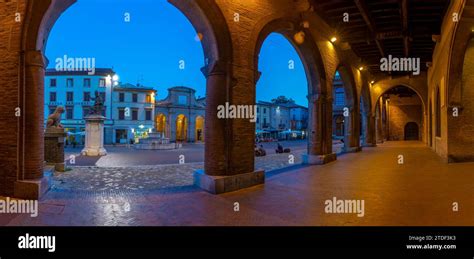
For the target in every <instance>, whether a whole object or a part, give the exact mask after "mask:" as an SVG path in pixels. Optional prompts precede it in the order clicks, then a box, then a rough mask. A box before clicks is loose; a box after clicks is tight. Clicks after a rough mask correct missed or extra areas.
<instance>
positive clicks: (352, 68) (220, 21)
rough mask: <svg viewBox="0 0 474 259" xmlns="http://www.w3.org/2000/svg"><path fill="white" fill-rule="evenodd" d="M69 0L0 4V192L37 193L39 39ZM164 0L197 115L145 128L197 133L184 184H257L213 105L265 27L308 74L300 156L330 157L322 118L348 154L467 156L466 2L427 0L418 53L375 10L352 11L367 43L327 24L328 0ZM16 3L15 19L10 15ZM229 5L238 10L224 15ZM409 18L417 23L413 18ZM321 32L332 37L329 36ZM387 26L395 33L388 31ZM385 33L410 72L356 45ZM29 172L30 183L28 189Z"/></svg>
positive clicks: (228, 93) (237, 131)
mask: <svg viewBox="0 0 474 259" xmlns="http://www.w3.org/2000/svg"><path fill="white" fill-rule="evenodd" d="M79 1H80V0H79ZM74 2H75V1H74V0H44V1H33V0H18V1H7V2H2V3H1V4H0V13H2V15H1V16H0V25H1V27H2V28H6V29H3V30H0V57H1V60H2V62H0V66H1V68H2V69H0V78H1V80H0V92H1V93H2V95H3V96H5V97H6V98H4V99H3V100H2V102H1V104H0V106H1V109H0V124H1V127H0V140H1V143H2V144H1V146H0V168H2V170H1V171H0V195H11V196H28V197H32V196H36V197H37V196H39V194H40V193H41V192H42V187H41V186H43V185H42V184H43V180H42V179H43V161H44V151H43V142H44V141H43V132H44V128H43V119H42V118H43V100H44V98H43V85H44V81H43V80H44V71H45V62H46V60H45V57H44V49H45V44H46V43H47V38H48V34H49V31H50V30H51V28H52V26H53V25H54V23H55V21H56V20H57V18H58V17H59V16H60V15H61V14H62V12H64V11H65V10H66V9H67V8H68V7H69V6H70V5H72V4H73V3H74ZM169 2H170V3H171V4H173V5H174V6H176V8H178V9H179V10H180V11H181V12H182V13H183V14H184V15H185V16H186V17H187V18H188V19H189V20H190V21H191V23H192V24H193V26H194V28H195V29H196V31H197V32H199V33H200V35H202V46H203V49H204V55H205V60H206V61H205V62H204V61H203V64H204V63H205V64H206V65H205V66H204V67H203V68H202V71H203V73H204V75H205V76H206V82H207V83H206V87H207V90H206V112H205V123H204V122H203V120H201V119H203V118H200V119H199V120H197V123H196V125H195V127H193V129H188V127H187V123H188V118H186V117H185V116H184V115H180V116H178V117H176V120H175V121H169V120H167V119H166V118H164V117H161V118H157V119H156V124H157V130H158V131H162V132H163V133H166V132H167V130H168V129H167V127H166V125H167V124H170V123H176V125H177V127H176V128H177V132H176V137H177V139H181V140H184V139H186V135H187V134H192V133H191V132H189V131H190V130H191V131H195V134H196V136H201V137H200V138H201V139H202V140H204V139H205V141H206V145H205V163H204V170H202V171H200V172H196V175H195V181H196V184H197V185H198V186H200V187H202V188H204V189H205V190H207V191H209V192H212V193H223V192H229V191H235V190H238V189H242V188H246V187H250V186H253V185H256V184H262V183H264V180H265V175H264V172H262V171H255V170H254V159H255V158H254V152H253V149H254V139H255V135H254V134H255V124H254V123H252V122H249V120H245V119H235V120H230V119H229V120H226V119H218V118H217V111H218V109H217V107H218V106H219V105H223V104H225V103H226V102H228V103H230V104H236V105H245V104H247V105H252V104H255V96H256V95H255V91H256V89H255V85H256V82H257V81H258V79H259V75H260V73H259V71H258V69H257V67H258V65H257V64H258V53H259V49H260V47H261V45H262V43H263V41H264V39H265V38H266V36H267V35H269V34H270V33H273V32H279V33H281V34H283V35H284V36H285V37H286V38H287V39H289V40H290V41H291V42H292V44H293V46H294V47H295V49H296V50H297V52H298V53H299V54H300V57H301V60H302V62H303V64H304V67H305V71H306V74H307V78H308V99H309V117H310V118H309V123H308V124H309V126H308V128H309V129H308V148H307V154H306V155H305V157H304V159H303V161H304V162H305V163H307V164H326V163H329V162H333V161H335V160H336V155H335V154H334V153H333V150H332V142H333V137H332V136H333V127H335V129H334V132H335V135H338V136H340V137H341V138H343V139H344V143H345V146H346V147H345V151H346V152H358V151H361V150H362V151H361V152H360V153H358V154H357V155H360V156H364V150H363V149H364V148H365V147H368V148H369V149H371V148H373V149H374V150H377V147H375V146H376V145H377V144H380V143H383V142H385V141H392V140H407V141H408V140H413V141H415V140H418V141H421V142H422V143H424V145H426V146H428V147H429V148H431V149H432V152H434V153H436V154H438V155H439V157H440V158H441V159H443V160H445V162H446V163H451V162H467V161H474V148H472V147H473V146H474V137H473V135H474V88H473V87H471V86H472V85H473V84H474V39H472V31H473V28H474V22H473V21H474V19H473V18H474V1H472V0H459V1H434V2H436V4H432V5H433V6H441V8H440V10H442V11H441V12H442V13H441V15H439V14H438V15H437V16H436V15H435V16H436V17H435V18H436V19H439V21H438V23H439V25H440V26H439V27H436V28H433V29H432V31H426V32H425V34H426V33H427V34H429V36H428V37H429V41H428V44H427V46H430V44H431V45H433V46H431V47H429V48H428V52H426V50H427V49H426V48H424V49H422V50H421V49H420V47H419V46H418V45H416V43H417V41H418V38H416V37H415V36H413V38H411V39H409V38H404V37H405V36H404V35H405V32H400V33H399V34H393V35H385V34H384V33H383V32H377V31H375V28H376V27H377V26H375V25H379V24H377V23H378V21H379V20H380V19H379V17H372V19H367V20H364V19H360V20H358V21H357V22H360V23H362V24H363V25H364V26H366V28H369V29H368V30H371V31H372V33H371V34H374V35H377V36H375V37H374V38H373V39H370V40H368V41H370V42H371V44H369V45H367V44H366V42H367V40H364V39H362V40H361V39H360V38H357V37H355V36H357V35H355V36H354V35H351V34H350V32H347V31H350V30H347V29H346V30H345V33H346V34H344V33H343V32H340V33H341V34H340V35H342V36H340V35H336V34H335V31H336V27H337V26H336V25H338V24H340V23H342V19H341V21H338V20H337V19H334V17H332V16H330V15H329V13H335V12H334V10H336V8H335V7H334V6H333V4H332V3H331V1H318V0H295V1H273V0H259V1H224V0H215V1H214V0H194V1H185V0H169ZM382 2H383V1H382ZM414 2H418V1H414ZM448 2H450V3H448ZM373 5H374V6H372V7H371V8H367V7H366V8H364V7H360V6H358V7H359V9H358V11H357V15H359V14H360V13H364V12H365V13H366V15H365V16H367V13H369V14H370V11H369V10H370V9H374V8H378V7H379V6H376V4H373ZM331 10H332V12H329V11H331ZM356 10H357V9H356ZM410 10H415V11H416V10H418V9H416V8H415V7H413V8H412V9H410ZM17 12H19V13H20V14H21V17H22V21H21V22H15V13H17ZM236 12H239V13H240V21H238V20H236V19H235V15H234V14H235V13H236ZM397 13H398V11H397ZM400 13H401V11H400ZM452 13H457V14H459V16H460V17H459V20H458V21H453V19H452V15H451V14H452ZM440 17H441V18H440ZM443 17H444V18H443ZM354 19H356V18H354ZM392 20H397V19H392ZM409 20H410V21H411V22H413V23H414V24H411V27H413V28H415V29H417V24H416V19H409ZM371 22H373V23H374V24H371ZM434 24H436V23H434ZM405 30H406V29H405ZM407 31H408V30H407ZM351 36H354V37H351ZM333 37H339V38H338V40H337V41H334V42H332V41H331V39H332V38H333ZM390 37H392V38H396V37H399V38H396V39H397V40H398V39H399V41H395V40H393V39H390ZM430 40H433V41H434V42H433V41H431V42H430ZM381 41H385V43H386V44H385V46H383V44H380V42H381ZM411 41H413V42H412V44H410V42H411ZM361 42H362V43H361ZM389 42H392V43H393V42H399V43H400V48H397V49H401V50H402V52H403V49H405V50H406V54H405V56H408V55H412V56H415V57H418V56H419V57H422V65H421V71H420V74H419V75H414V74H412V73H401V72H393V73H391V74H389V73H386V72H382V71H379V70H378V69H377V67H378V65H377V63H376V64H375V65H374V64H373V63H371V60H369V59H368V58H367V57H368V56H367V55H365V54H364V53H365V52H364V51H366V50H365V49H364V48H363V47H361V44H362V45H363V44H366V45H367V46H366V47H365V48H366V49H369V48H370V49H371V50H370V51H373V53H375V55H379V52H380V53H382V56H388V55H389V54H391V53H392V52H391V51H393V53H395V52H394V51H395V50H393V49H394V48H391V46H390V44H389ZM404 42H405V45H404ZM422 44H425V43H422ZM425 45H426V44H425ZM367 51H368V50H367ZM394 55H395V54H394ZM397 55H398V54H397ZM400 55H403V53H402V54H400ZM336 71H338V72H339V75H340V77H341V80H342V82H343V89H344V91H343V92H344V94H343V95H344V108H347V112H348V114H347V116H344V117H337V116H336V117H334V115H335V114H333V103H334V102H335V98H336V99H337V97H334V94H333V87H334V85H333V83H334V81H335V76H336ZM17 108H19V109H17ZM16 111H21V112H20V114H18V113H17V112H16ZM453 114H455V116H453ZM166 134H167V133H166ZM339 162H340V161H335V162H333V163H339ZM315 168H321V167H315ZM315 170H317V169H315ZM31 183H36V184H38V186H39V187H35V188H37V189H34V188H33V189H31V187H30V186H31ZM26 190H27V191H26Z"/></svg>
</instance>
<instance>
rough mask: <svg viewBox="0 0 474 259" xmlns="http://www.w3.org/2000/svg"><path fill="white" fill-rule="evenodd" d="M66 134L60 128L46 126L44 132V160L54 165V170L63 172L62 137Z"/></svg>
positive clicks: (64, 167)
mask: <svg viewBox="0 0 474 259" xmlns="http://www.w3.org/2000/svg"><path fill="white" fill-rule="evenodd" d="M66 136H67V134H66V132H64V129H62V128H47V129H46V131H45V132H44V161H45V162H46V164H47V165H51V166H54V169H55V170H56V171H60V172H64V171H65V169H66V166H65V163H64V138H65V137H66Z"/></svg>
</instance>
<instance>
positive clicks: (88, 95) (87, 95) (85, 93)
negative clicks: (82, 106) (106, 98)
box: [84, 92, 91, 102]
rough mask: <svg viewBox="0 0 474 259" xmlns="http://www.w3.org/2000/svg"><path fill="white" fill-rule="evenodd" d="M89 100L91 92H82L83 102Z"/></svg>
mask: <svg viewBox="0 0 474 259" xmlns="http://www.w3.org/2000/svg"><path fill="white" fill-rule="evenodd" d="M90 100H91V93H90V92H84V102H89V101H90Z"/></svg>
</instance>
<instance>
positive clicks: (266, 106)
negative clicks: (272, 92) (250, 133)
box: [255, 101, 308, 139]
mask: <svg viewBox="0 0 474 259" xmlns="http://www.w3.org/2000/svg"><path fill="white" fill-rule="evenodd" d="M307 126H308V108H306V107H304V106H301V105H298V104H296V103H294V102H292V101H290V102H287V103H278V102H265V101H258V102H257V121H256V125H255V129H256V131H257V135H259V134H260V135H264V137H266V136H267V135H269V136H270V137H271V138H278V139H295V138H305V136H306V134H307V132H306V130H307ZM257 137H258V136H257Z"/></svg>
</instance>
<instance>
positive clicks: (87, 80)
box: [84, 78, 91, 87]
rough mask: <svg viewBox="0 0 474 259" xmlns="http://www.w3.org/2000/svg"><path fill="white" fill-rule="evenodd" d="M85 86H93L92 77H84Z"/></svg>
mask: <svg viewBox="0 0 474 259" xmlns="http://www.w3.org/2000/svg"><path fill="white" fill-rule="evenodd" d="M84 87H91V79H90V78H84Z"/></svg>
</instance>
